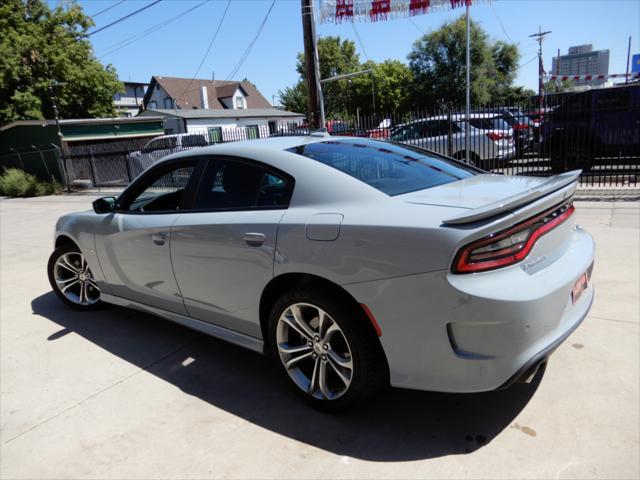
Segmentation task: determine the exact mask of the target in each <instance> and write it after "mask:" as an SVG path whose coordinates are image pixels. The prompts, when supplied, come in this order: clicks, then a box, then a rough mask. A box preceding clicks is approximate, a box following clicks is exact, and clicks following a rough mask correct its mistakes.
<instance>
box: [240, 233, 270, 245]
mask: <svg viewBox="0 0 640 480" xmlns="http://www.w3.org/2000/svg"><path fill="white" fill-rule="evenodd" d="M243 238H244V241H245V242H247V245H249V246H250V247H259V246H260V245H262V244H263V243H264V239H265V236H264V233H252V232H248V233H245V234H244V237H243Z"/></svg>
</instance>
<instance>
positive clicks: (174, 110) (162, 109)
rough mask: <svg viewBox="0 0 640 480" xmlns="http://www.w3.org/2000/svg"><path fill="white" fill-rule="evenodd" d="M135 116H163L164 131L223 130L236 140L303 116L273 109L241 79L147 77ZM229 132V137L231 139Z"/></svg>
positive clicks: (218, 134) (215, 133)
mask: <svg viewBox="0 0 640 480" xmlns="http://www.w3.org/2000/svg"><path fill="white" fill-rule="evenodd" d="M139 115H143V116H147V115H152V116H157V115H160V116H163V117H165V119H166V121H165V126H166V130H167V133H191V132H202V131H207V132H208V135H209V136H210V137H211V138H221V139H222V138H225V136H226V135H225V131H226V132H228V133H229V134H230V136H233V137H234V138H242V135H240V136H239V135H238V131H239V130H241V131H245V130H246V138H256V137H263V136H268V135H273V134H276V133H278V132H279V131H283V130H291V129H292V127H295V126H296V125H300V124H302V123H303V122H304V115H302V114H300V113H294V112H287V111H284V110H282V109H278V108H274V107H273V106H272V105H271V104H270V103H269V101H268V100H267V99H266V98H265V97H264V96H263V95H262V94H261V93H260V91H258V89H257V88H256V86H255V85H254V84H253V83H251V82H249V81H247V80H243V81H237V80H227V81H221V80H205V79H190V78H176V77H161V76H153V77H151V81H150V82H149V87H148V88H147V91H146V94H145V96H144V99H143V102H142V111H141V113H140V114H139ZM231 134H233V135H231Z"/></svg>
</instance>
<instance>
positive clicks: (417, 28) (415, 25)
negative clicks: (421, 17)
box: [408, 17, 427, 35]
mask: <svg viewBox="0 0 640 480" xmlns="http://www.w3.org/2000/svg"><path fill="white" fill-rule="evenodd" d="M408 20H409V21H410V22H411V25H413V26H414V27H416V30H418V31H419V32H420V33H421V34H422V35H426V34H427V32H425V31H424V30H422V29H421V28H420V27H419V26H418V24H417V23H416V22H414V21H413V18H411V17H409V18H408Z"/></svg>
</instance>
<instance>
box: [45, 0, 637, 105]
mask: <svg viewBox="0 0 640 480" xmlns="http://www.w3.org/2000/svg"><path fill="white" fill-rule="evenodd" d="M118 1H119V0H79V3H80V4H81V5H82V6H83V8H84V10H85V12H86V13H87V14H89V15H94V14H95V13H97V12H99V11H100V10H103V9H105V8H107V7H109V6H111V5H114V4H116V3H117V2H118ZM201 1H202V0H163V1H162V2H161V3H159V4H158V5H156V6H154V7H151V8H149V9H148V10H146V11H145V12H143V13H141V14H139V15H136V16H134V17H132V18H130V19H128V20H126V21H124V22H122V23H120V24H118V25H115V26H113V27H111V28H108V29H106V30H104V31H103V32H99V33H97V34H95V35H93V36H91V41H92V42H93V45H94V49H95V52H96V54H97V56H98V57H99V58H100V60H101V61H102V62H104V63H112V64H113V65H114V66H115V67H116V69H117V71H118V74H119V75H120V78H121V79H122V80H133V81H148V80H149V79H150V78H151V76H152V75H164V76H176V77H181V76H182V77H189V78H190V77H192V76H193V75H194V74H195V72H196V69H197V67H198V64H199V63H200V61H201V59H202V58H203V55H204V53H205V51H206V48H207V45H208V44H209V42H210V40H211V38H212V35H213V33H214V31H215V29H216V27H217V26H218V22H219V21H220V18H221V17H222V13H223V11H224V8H225V5H226V0H211V1H209V2H208V3H205V4H204V5H203V6H201V7H199V8H197V9H196V10H194V11H193V12H191V13H188V14H186V15H185V16H183V17H182V18H180V19H178V20H176V21H174V22H173V23H171V24H169V25H167V26H165V27H163V28H161V29H159V30H157V31H155V32H153V33H152V34H150V35H148V36H146V37H145V38H142V39H140V40H138V41H135V42H133V43H131V44H129V45H127V46H126V47H124V48H122V49H120V50H118V51H116V52H113V53H110V54H109V50H110V49H111V46H113V45H116V44H118V42H122V41H123V40H124V39H126V38H128V37H131V36H133V35H136V34H139V33H140V32H143V31H144V30H146V29H149V28H150V27H153V26H154V25H156V24H160V23H162V22H164V21H166V20H167V19H169V18H171V17H173V16H175V15H177V14H179V13H180V12H183V11H185V10H187V9H188V8H190V7H192V6H195V5H197V4H198V3H200V2H201ZM57 3H58V0H49V4H50V5H52V6H53V5H56V4H57ZM148 3H150V0H126V1H124V2H123V3H121V4H119V5H116V6H115V7H114V8H112V9H110V10H109V11H107V12H105V13H103V14H101V15H98V16H97V17H96V18H95V23H96V28H99V27H101V26H104V25H106V24H108V23H110V22H111V21H113V20H115V19H117V18H120V17H122V16H124V15H126V14H127V13H130V12H132V11H134V10H136V9H138V8H140V7H142V6H144V5H146V4H148ZM270 4H271V1H270V0H233V1H232V2H231V6H230V8H229V11H228V12H227V15H226V18H225V21H224V22H223V25H222V27H221V29H220V33H219V35H218V37H217V39H216V41H215V43H214V44H213V48H212V49H211V52H210V53H209V55H208V57H207V59H206V61H205V62H204V64H203V67H202V70H201V72H200V74H199V75H198V77H200V78H209V77H211V76H212V72H215V78H216V79H218V80H225V79H227V78H228V75H229V74H230V73H231V72H232V70H233V69H234V66H235V65H236V63H237V62H238V59H239V57H240V56H241V55H242V52H243V51H244V50H245V49H246V48H247V46H248V44H249V43H250V41H251V39H252V38H253V37H254V35H255V33H256V31H257V29H258V26H259V25H260V23H261V22H262V20H263V18H264V15H265V13H266V12H267V10H268V8H269V5H270ZM316 5H318V4H317V2H316ZM471 10H472V18H473V19H474V20H477V21H479V22H480V23H481V24H482V26H483V28H484V29H485V30H486V31H488V32H489V34H490V35H491V37H492V38H494V39H500V40H506V41H513V42H514V43H517V44H518V45H519V47H520V51H521V55H522V58H521V65H523V64H525V63H527V62H529V63H527V64H526V65H523V66H522V67H521V68H520V69H519V71H518V78H517V84H520V85H524V86H527V87H530V88H534V89H535V88H537V62H536V61H535V60H533V61H530V60H532V59H534V58H535V56H536V52H537V44H536V43H535V41H534V39H532V38H529V37H528V35H529V34H531V33H534V32H536V31H537V30H538V26H541V27H542V28H543V30H551V31H552V32H553V33H551V34H550V35H548V36H547V38H546V40H545V42H544V43H543V52H544V55H543V56H544V62H545V68H546V69H547V70H550V69H551V58H552V57H553V56H555V55H556V52H557V49H558V48H559V49H560V50H561V52H563V53H565V52H566V50H567V48H568V47H569V46H571V45H579V44H583V43H592V44H593V46H594V48H596V49H609V50H610V55H611V59H610V66H609V71H610V72H611V73H624V71H625V68H626V55H627V43H628V38H629V36H630V35H631V36H632V47H631V50H632V52H631V53H632V54H633V53H640V1H639V0H537V1H529V0H496V1H494V2H492V3H491V4H488V3H480V4H478V5H474V6H473V7H472V9H471ZM463 12H464V10H463V9H458V10H453V11H439V12H435V13H432V14H429V15H423V16H418V17H413V18H412V19H411V20H409V19H397V20H390V21H387V22H378V23H358V24H356V29H357V32H358V33H359V35H360V38H361V40H362V45H361V44H360V43H359V42H358V40H357V38H356V34H355V32H354V29H353V27H352V26H351V25H350V24H348V23H345V24H340V25H332V24H318V25H317V32H318V34H319V35H321V36H325V35H340V36H342V37H345V38H349V39H351V40H353V41H355V42H356V45H357V49H358V53H359V54H360V57H361V59H362V60H363V61H364V60H366V59H367V58H369V59H371V60H375V61H382V60H385V59H387V58H393V59H399V60H402V61H406V56H407V53H408V52H409V51H410V49H411V46H412V44H413V42H414V41H415V40H416V39H417V38H418V37H420V36H421V35H422V33H421V32H429V31H430V30H433V29H436V28H438V27H439V26H440V25H441V24H442V23H444V22H446V21H448V20H451V19H453V18H455V17H457V16H458V15H460V14H462V13H463ZM501 23H502V26H501V25H500V24H501ZM363 47H364V52H363ZM301 50H302V26H301V20H300V1H299V0H278V1H277V2H276V4H275V7H274V8H273V10H272V12H271V15H270V17H269V19H268V21H267V23H266V25H265V27H264V30H263V32H262V34H261V36H260V38H259V40H258V42H257V43H256V44H255V46H254V48H253V49H252V50H251V52H250V54H249V56H248V57H247V59H246V61H245V62H244V64H243V65H242V67H241V68H240V69H239V70H238V73H237V74H236V75H235V78H236V79H242V78H244V77H246V78H248V79H249V80H251V81H252V82H253V83H255V84H256V85H257V86H258V88H259V89H260V91H261V92H262V93H263V94H264V95H265V96H266V97H267V98H268V99H269V100H270V101H271V100H272V96H274V95H276V94H277V92H278V90H279V89H281V88H283V87H285V86H288V85H293V84H294V83H295V82H296V80H297V74H296V71H295V62H296V54H297V52H299V51H301ZM365 52H366V55H365Z"/></svg>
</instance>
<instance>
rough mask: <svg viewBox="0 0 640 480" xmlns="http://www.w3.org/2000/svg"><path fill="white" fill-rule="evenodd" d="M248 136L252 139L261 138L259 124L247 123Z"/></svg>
mask: <svg viewBox="0 0 640 480" xmlns="http://www.w3.org/2000/svg"><path fill="white" fill-rule="evenodd" d="M247 138H249V139H250V140H254V139H256V138H260V128H259V127H258V125H247Z"/></svg>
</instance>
